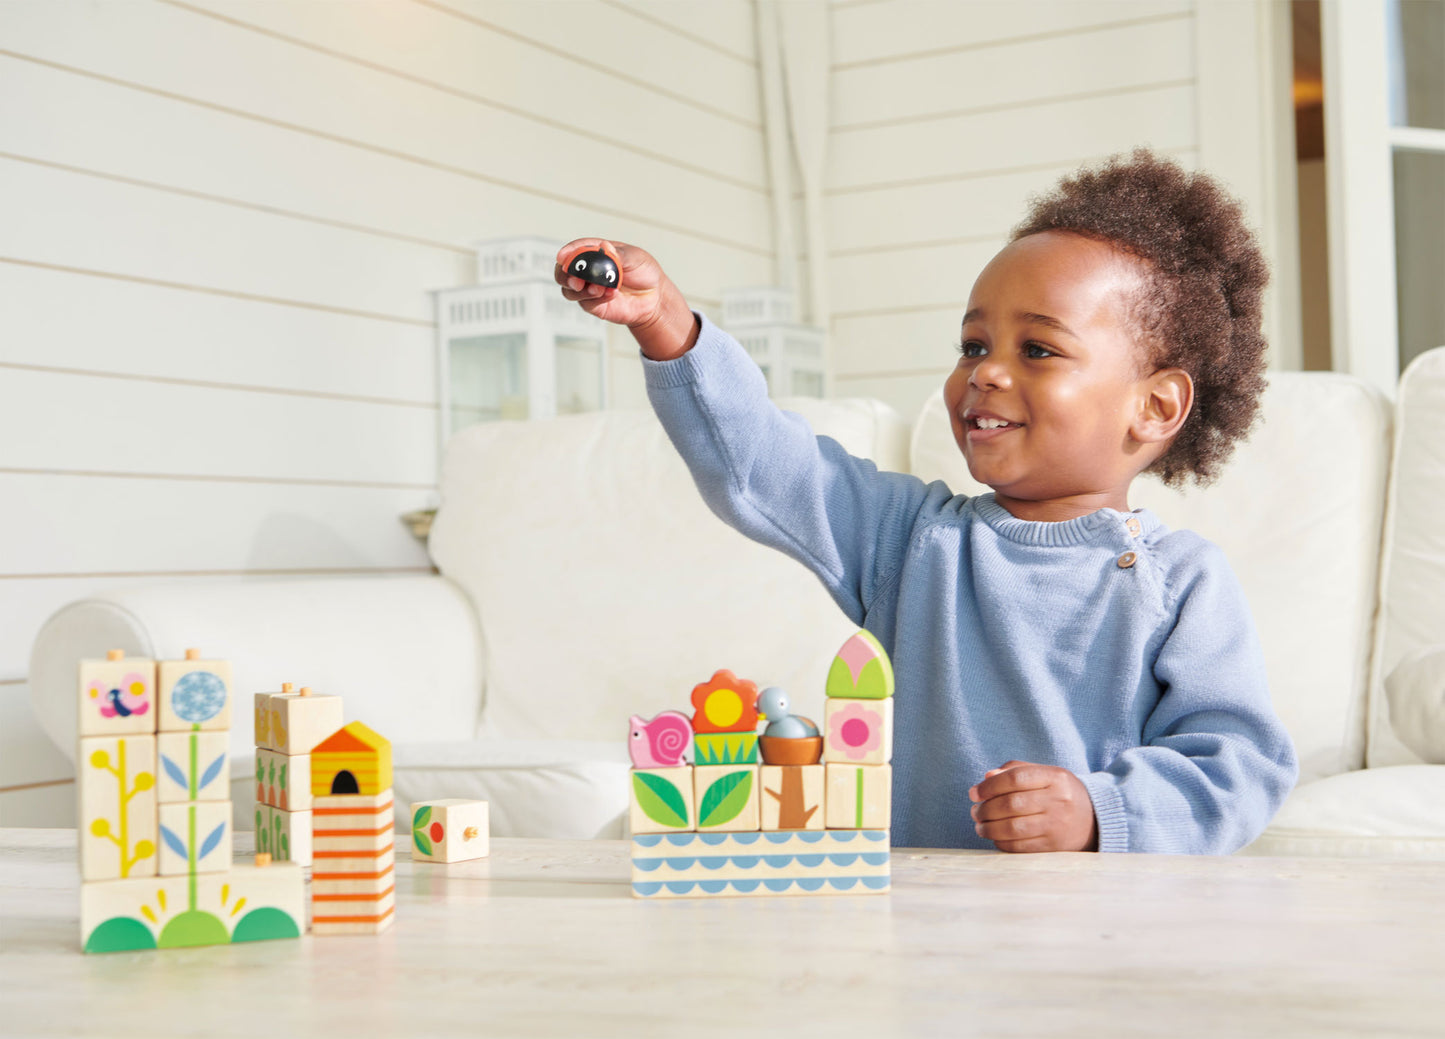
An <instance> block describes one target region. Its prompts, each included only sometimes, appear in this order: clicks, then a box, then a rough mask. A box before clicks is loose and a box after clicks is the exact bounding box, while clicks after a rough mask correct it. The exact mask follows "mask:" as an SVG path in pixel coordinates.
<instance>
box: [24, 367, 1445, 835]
mask: <svg viewBox="0 0 1445 1039" xmlns="http://www.w3.org/2000/svg"><path fill="white" fill-rule="evenodd" d="M784 406H786V407H790V408H792V409H794V410H797V411H800V412H802V413H803V415H804V416H805V417H806V418H807V419H808V420H809V421H810V422H811V423H812V424H813V426H814V428H815V430H817V431H818V432H822V433H827V434H829V435H831V436H834V437H836V438H837V439H838V440H839V441H841V442H842V443H843V444H844V446H845V447H847V448H848V449H849V450H851V451H853V452H854V453H856V454H863V455H866V456H869V457H872V458H874V459H875V460H876V461H877V462H878V463H879V465H880V466H881V467H883V468H892V469H901V470H910V471H912V472H914V473H916V474H917V475H918V476H920V477H922V478H923V479H925V480H933V479H943V480H945V481H946V482H948V484H949V485H950V486H951V487H953V489H954V490H955V491H962V492H972V491H974V490H977V488H976V486H975V485H974V484H973V483H972V481H971V480H970V479H969V477H968V475H967V470H966V468H965V466H964V464H963V460H962V458H961V456H960V455H959V453H958V450H957V448H956V447H955V445H954V443H953V439H952V434H951V433H950V431H949V427H948V422H947V420H946V416H945V414H944V412H943V405H942V400H941V397H935V398H934V399H933V400H932V401H930V402H929V404H928V405H927V406H926V407H925V408H924V410H923V412H922V414H921V415H920V416H919V419H918V421H917V422H916V423H915V424H914V426H913V428H912V429H911V430H909V429H908V428H907V427H906V426H905V425H904V424H903V423H902V422H901V420H900V419H899V418H898V416H897V415H896V414H895V413H893V412H892V411H891V410H890V409H888V408H887V407H886V406H884V405H882V404H880V403H877V402H872V401H858V400H851V401H833V402H826V403H825V402H819V401H810V400H793V401H788V402H784ZM1264 418H1265V421H1264V423H1263V424H1262V425H1261V426H1260V427H1259V428H1258V430H1257V431H1256V433H1255V435H1254V437H1253V438H1252V440H1251V441H1250V443H1248V444H1247V445H1244V446H1243V447H1242V448H1241V449H1240V451H1239V453H1238V455H1237V456H1236V458H1235V460H1234V461H1233V462H1232V463H1231V465H1230V466H1229V468H1228V470H1227V472H1226V474H1225V476H1224V477H1223V478H1222V479H1221V480H1220V481H1219V483H1218V484H1216V485H1215V486H1214V487H1211V488H1208V489H1205V490H1203V491H1191V492H1189V493H1184V494H1180V493H1175V492H1172V491H1168V490H1167V489H1165V488H1163V487H1162V486H1160V485H1158V484H1157V483H1154V482H1152V481H1142V482H1141V483H1140V484H1139V485H1138V486H1137V487H1136V492H1135V494H1134V498H1133V501H1132V504H1134V505H1136V506H1138V505H1145V506H1148V507H1150V508H1153V509H1154V510H1155V511H1157V512H1158V513H1159V514H1160V515H1161V516H1162V517H1163V519H1164V520H1165V522H1166V523H1169V524H1171V525H1175V526H1188V527H1191V528H1193V529H1195V530H1198V531H1199V532H1200V533H1202V534H1204V535H1205V536H1206V537H1209V538H1211V539H1213V540H1215V541H1217V542H1219V543H1220V544H1221V545H1222V546H1223V547H1224V548H1225V550H1226V551H1227V553H1228V554H1229V556H1230V558H1231V560H1232V561H1233V563H1234V566H1235V568H1236V570H1237V571H1238V573H1239V574H1240V577H1241V579H1242V581H1243V583H1244V586H1245V589H1246V592H1247V593H1248V595H1249V598H1250V602H1251V605H1252V609H1253V611H1254V613H1255V617H1256V621H1257V623H1258V625H1259V628H1260V631H1261V635H1262V638H1263V642H1264V646H1265V651H1266V656H1267V661H1268V666H1269V670H1270V681H1271V688H1272V692H1273V696H1274V701H1275V704H1276V707H1277V709H1278V711H1279V713H1280V715H1281V717H1282V718H1283V719H1284V721H1285V723H1286V724H1287V725H1288V727H1289V729H1290V731H1291V733H1292V734H1293V736H1294V738H1295V741H1296V744H1297V746H1298V749H1299V753H1300V759H1301V763H1302V770H1301V771H1302V774H1301V782H1300V786H1299V787H1298V789H1297V790H1296V791H1295V793H1294V795H1293V796H1292V797H1291V798H1290V800H1289V801H1288V803H1287V804H1286V805H1285V807H1284V809H1283V810H1282V811H1281V812H1280V814H1279V816H1278V817H1277V819H1276V820H1275V823H1274V824H1273V825H1272V826H1271V827H1270V829H1269V830H1268V831H1267V832H1266V833H1265V835H1264V836H1263V837H1261V838H1260V839H1259V840H1258V841H1257V842H1255V844H1254V845H1252V846H1251V847H1250V848H1249V849H1247V850H1248V851H1251V852H1256V853H1265V854H1347V855H1407V856H1429V855H1435V856H1445V767H1441V766H1440V765H1437V764H1424V763H1422V757H1424V758H1429V759H1432V760H1435V761H1442V762H1445V704H1442V702H1441V701H1442V699H1445V648H1442V647H1445V348H1442V349H1440V350H1436V351H1433V352H1431V353H1430V354H1427V355H1425V356H1424V357H1421V358H1420V359H1418V360H1417V361H1416V363H1415V364H1414V365H1413V366H1412V367H1411V368H1410V370H1409V372H1407V373H1406V375H1405V377H1404V379H1403V380H1402V384H1401V388H1400V394H1399V398H1398V400H1397V402H1396V404H1395V405H1394V406H1392V405H1391V404H1390V403H1389V402H1388V401H1386V400H1385V399H1384V397H1383V396H1381V395H1380V394H1378V393H1375V392H1373V391H1371V390H1369V389H1368V388H1367V387H1365V386H1364V385H1363V384H1362V383H1360V382H1358V381H1357V380H1354V379H1351V378H1349V377H1347V376H1341V375H1332V374H1323V373H1311V374H1300V373H1285V374H1277V375H1275V376H1274V377H1273V378H1272V379H1271V383H1270V389H1269V391H1268V395H1267V397H1266V400H1265V405H1264ZM441 491H442V507H441V510H440V512H439V513H438V516H437V518H436V522H435V525H434V528H433V532H432V536H431V542H430V547H431V552H432V557H433V559H434V561H435V564H436V566H437V568H438V570H439V576H435V577H409V578H377V579H372V578H361V579H350V580H347V579H343V580H320V579H307V580H295V581H254V582H241V583H229V584H216V585H210V586H206V587H202V588H196V587H195V586H189V587H186V588H184V589H182V588H171V587H165V586H150V587H140V588H136V589H134V590H132V591H129V592H116V593H111V594H108V595H106V596H104V597H101V598H96V599H90V600H86V601H84V602H80V603H75V604H72V605H70V606H68V607H66V608H65V609H63V610H61V611H60V612H59V613H58V614H57V615H56V616H55V617H53V618H52V619H51V620H50V621H49V622H48V623H47V624H46V626H45V627H44V629H43V630H42V631H41V632H40V634H39V636H38V638H37V640H36V642H35V646H34V652H33V658H32V664H31V690H32V701H33V705H34V709H35V712H36V714H37V716H38V718H39V720H40V722H41V724H42V726H43V728H44V729H45V731H46V732H47V733H48V734H49V735H50V736H51V737H52V738H53V739H54V740H55V741H56V743H57V744H58V745H59V746H60V747H61V748H62V749H63V750H65V751H66V752H67V753H70V752H71V750H72V736H71V733H72V731H73V724H74V699H73V698H74V673H75V670H74V669H75V661H76V659H77V658H78V657H80V656H87V655H97V654H99V653H101V652H103V651H104V650H106V649H108V648H111V647H120V648H124V649H126V650H128V651H129V652H131V653H136V654H155V655H162V656H169V655H174V654H179V653H180V652H181V651H182V650H183V649H184V648H185V647H186V646H190V645H197V646H200V647H202V648H203V650H204V651H205V652H207V653H217V654H223V655H226V656H228V657H230V658H231V659H232V660H233V661H234V663H235V674H236V683H237V686H238V688H239V690H240V692H241V694H242V696H243V697H244V696H246V694H249V693H250V692H252V691H255V690H262V689H275V688H277V687H278V686H279V684H280V683H281V682H282V681H292V682H297V683H304V684H308V685H311V686H313V687H315V688H317V689H318V691H325V692H336V693H341V694H342V695H344V696H345V697H346V715H347V717H348V718H359V719H361V720H363V721H365V722H367V723H368V724H369V725H371V726H372V727H373V728H375V729H378V730H379V731H381V732H383V733H385V734H387V735H389V736H390V737H391V738H392V740H393V743H394V746H395V757H396V781H395V782H396V789H397V796H398V799H399V800H400V801H402V802H406V801H408V800H412V799H420V798H423V797H456V796H474V797H482V798H486V799H487V800H489V801H491V804H492V825H493V833H494V834H496V835H499V836H507V835H516V836H566V837H594V836H596V837H606V836H621V835H622V834H623V828H624V809H625V808H626V784H625V775H624V773H625V771H626V769H627V757H626V750H625V740H624V737H625V733H626V731H627V730H626V726H627V721H628V718H629V716H630V715H632V714H642V715H651V714H652V713H654V712H656V711H659V710H662V709H665V708H677V709H682V708H684V707H686V705H687V703H688V693H689V691H690V690H691V688H692V686H693V685H695V684H696V683H698V682H700V681H703V680H705V679H707V678H708V677H709V676H711V675H712V673H713V672H714V671H715V670H717V669H718V668H723V667H727V668H731V669H732V670H734V671H736V672H737V673H738V674H740V675H743V676H745V677H749V678H752V679H754V680H756V681H758V682H759V683H760V684H769V685H771V684H777V685H782V686H784V687H786V688H788V689H789V691H790V692H791V693H792V694H793V696H794V698H795V699H796V700H798V701H801V703H802V704H803V708H804V711H805V713H807V711H809V710H811V711H817V710H820V709H821V700H822V691H821V690H822V686H823V681H824V676H825V675H826V673H827V665H828V663H829V661H830V660H831V658H832V655H833V653H834V652H835V651H836V649H837V647H838V646H839V645H840V644H841V643H842V642H843V640H844V639H845V638H846V637H847V636H848V634H849V632H850V631H851V625H850V624H849V623H848V622H847V621H846V619H844V618H843V617H842V616H841V615H840V614H839V612H838V611H837V609H836V608H835V607H834V606H833V604H832V603H831V601H830V600H829V598H828V596H827V595H826V594H825V593H824V591H823V590H822V587H821V586H820V585H819V584H818V583H817V582H816V581H815V580H814V579H813V578H812V577H811V576H810V575H809V574H807V573H806V572H805V571H803V570H802V569H801V568H800V567H798V566H797V565H796V564H794V563H792V562H790V561H789V560H787V559H785V558H783V557H782V556H781V555H779V554H777V553H775V552H772V551H771V550H769V549H765V548H762V547H760V546H758V545H755V544H752V543H751V542H748V541H747V540H745V539H744V538H742V537H741V536H740V535H737V534H735V533H734V532H733V531H731V530H730V529H728V528H727V527H725V526H724V525H723V524H722V523H721V522H720V521H719V520H717V519H716V518H715V517H713V516H712V515H711V513H709V512H708V511H707V509H706V508H705V507H704V506H703V504H702V502H701V500H700V498H699V496H698V495H697V493H696V491H695V490H694V488H693V486H692V484H691V481H690V479H689V478H688V476H687V473H686V470H685V469H684V468H683V466H682V463H681V461H680V460H679V459H678V458H677V457H676V455H675V453H674V452H673V450H672V448H671V445H670V444H669V443H668V442H667V439H666V437H665V436H664V435H663V433H662V431H661V429H660V427H659V426H658V425H657V423H656V421H655V419H653V417H652V416H651V414H650V413H647V412H609V413H602V414H591V415H585V416H576V417H570V418H563V419H557V420H554V421H549V422H541V423H530V424H528V423H497V424H491V425H483V426H476V427H473V428H471V429H468V430H466V431H464V432H462V433H461V434H459V435H458V436H457V437H455V438H454V439H453V441H452V443H451V444H450V445H449V446H448V451H447V457H446V461H445V464H444V466H443V473H442V486H441ZM1402 661H1403V662H1404V663H1403V666H1400V667H1399V669H1398V671H1397V665H1401V662H1402ZM1387 677H1391V678H1392V681H1391V682H1390V683H1389V685H1390V689H1391V691H1392V693H1393V695H1394V698H1395V701H1396V702H1395V704H1394V708H1395V716H1396V718H1397V719H1398V720H1399V722H1400V725H1401V733H1400V734H1399V735H1397V734H1396V733H1395V731H1393V730H1392V727H1391V723H1390V706H1389V703H1388V702H1387V696H1386V686H1387V682H1386V679H1387ZM1402 737H1403V738H1402ZM250 743H251V727H250V714H249V711H248V710H246V709H245V708H244V705H243V707H242V710H241V711H240V713H238V715H237V722H236V725H235V727H234V729H233V730H232V746H233V751H234V755H235V771H234V774H233V775H234V779H233V782H234V785H235V791H234V796H235V798H236V800H237V815H238V817H242V825H244V817H245V816H246V815H247V814H248V813H247V811H246V807H247V805H248V803H249V798H250V796H251V795H250V782H249V768H248V765H249V761H250ZM960 810H964V809H963V808H962V807H961V809H960Z"/></svg>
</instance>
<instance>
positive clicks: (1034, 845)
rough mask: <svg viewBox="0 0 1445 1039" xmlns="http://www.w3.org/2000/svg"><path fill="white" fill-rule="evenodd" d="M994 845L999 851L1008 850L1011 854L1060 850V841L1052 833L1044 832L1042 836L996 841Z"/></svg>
mask: <svg viewBox="0 0 1445 1039" xmlns="http://www.w3.org/2000/svg"><path fill="white" fill-rule="evenodd" d="M993 846H994V847H995V848H997V849H998V850H999V851H1003V852H1008V853H1009V854H1019V853H1024V852H1037V851H1058V850H1060V849H1059V847H1058V843H1057V842H1056V841H1055V840H1054V838H1053V836H1052V835H1050V834H1044V835H1043V836H1040V837H1028V838H1026V839H1024V840H1021V841H994V844H993Z"/></svg>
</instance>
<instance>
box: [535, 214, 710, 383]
mask: <svg viewBox="0 0 1445 1039" xmlns="http://www.w3.org/2000/svg"><path fill="white" fill-rule="evenodd" d="M594 251H602V252H608V253H611V254H612V255H613V256H615V257H616V258H617V259H618V260H619V261H620V263H619V267H620V271H619V273H620V274H621V284H620V285H619V286H616V287H610V288H609V287H605V286H602V285H594V284H592V283H590V282H587V281H583V280H582V279H581V278H574V277H572V276H571V275H569V274H568V273H567V271H565V270H564V269H563V266H562V265H563V264H564V263H567V262H568V261H570V260H571V259H572V258H573V257H576V256H577V255H579V254H581V253H587V252H594ZM552 277H553V278H554V279H556V282H557V284H558V285H560V286H562V295H563V296H564V297H565V298H567V299H569V300H572V301H573V302H574V303H577V304H579V305H580V306H581V307H582V309H583V310H585V311H587V313H589V314H592V315H593V316H594V317H600V318H601V319H602V320H603V321H611V322H612V323H613V324H617V325H626V326H627V327H628V330H629V331H631V332H632V337H633V338H634V339H636V340H637V345H638V346H640V347H641V348H642V352H643V354H645V355H646V356H647V357H650V358H651V359H652V360H654V361H670V360H672V359H673V358H674V357H681V356H682V355H683V354H685V353H687V351H688V350H690V349H692V345H693V344H694V343H696V342H697V333H698V327H699V326H698V322H697V318H695V317H694V316H693V313H692V310H691V309H690V308H689V307H688V305H687V300H685V299H684V298H683V296H682V293H681V292H679V291H678V288H677V286H676V285H674V284H673V283H672V279H671V278H669V277H668V276H667V275H666V274H664V273H663V271H662V267H661V266H659V264H658V262H657V261H656V260H654V259H653V258H652V257H651V256H649V255H648V254H647V253H645V252H643V251H642V250H641V249H639V248H637V246H635V245H623V244H622V243H620V242H608V241H604V240H602V239H600V238H578V239H576V240H575V241H571V242H568V243H567V244H566V245H564V246H562V248H561V249H560V250H559V251H558V253H557V265H556V267H555V269H554V270H553V271H552Z"/></svg>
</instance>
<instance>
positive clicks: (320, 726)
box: [266, 687, 344, 754]
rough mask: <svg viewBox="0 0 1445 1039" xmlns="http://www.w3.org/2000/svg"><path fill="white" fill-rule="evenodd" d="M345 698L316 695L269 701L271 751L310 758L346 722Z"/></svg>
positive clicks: (305, 692) (278, 695) (282, 696)
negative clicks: (343, 708)
mask: <svg viewBox="0 0 1445 1039" xmlns="http://www.w3.org/2000/svg"><path fill="white" fill-rule="evenodd" d="M341 709H342V705H341V697H339V696H327V695H324V694H320V693H313V692H311V690H310V689H309V688H305V687H303V689H302V691H301V692H298V693H272V694H271V695H270V696H269V697H268V698H267V701H266V711H267V737H268V741H267V744H266V746H267V748H268V749H270V750H274V751H277V752H278V753H281V754H310V753H311V750H312V748H314V747H315V746H316V744H318V743H320V742H321V741H322V740H324V739H325V738H326V737H327V736H330V735H331V734H332V733H333V732H335V731H336V730H337V729H339V728H341V726H342V724H343V723H344V719H343V717H342V714H341Z"/></svg>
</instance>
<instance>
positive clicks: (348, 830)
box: [311, 790, 395, 836]
mask: <svg viewBox="0 0 1445 1039" xmlns="http://www.w3.org/2000/svg"><path fill="white" fill-rule="evenodd" d="M311 815H312V819H313V821H314V825H315V829H316V832H317V834H318V836H319V835H321V834H326V835H328V836H330V835H347V834H352V835H354V834H355V833H356V832H358V831H364V832H366V833H383V832H385V833H390V832H391V827H392V824H393V822H394V821H395V807H394V804H393V801H392V795H391V791H390V790H383V791H382V792H381V793H379V794H344V795H333V796H327V797H318V798H315V799H314V800H313V801H312V802H311Z"/></svg>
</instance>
